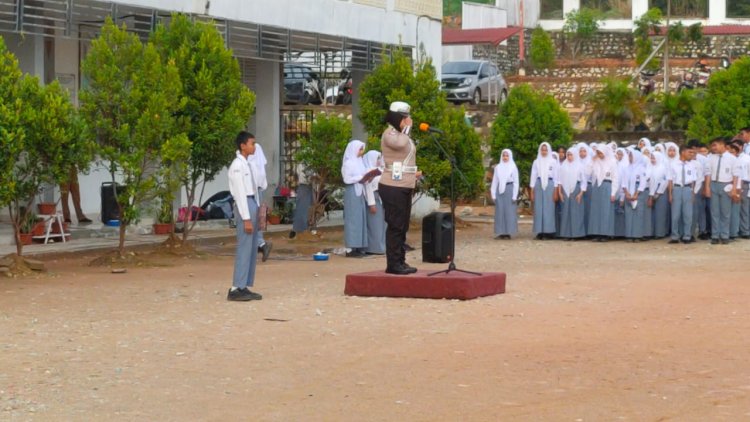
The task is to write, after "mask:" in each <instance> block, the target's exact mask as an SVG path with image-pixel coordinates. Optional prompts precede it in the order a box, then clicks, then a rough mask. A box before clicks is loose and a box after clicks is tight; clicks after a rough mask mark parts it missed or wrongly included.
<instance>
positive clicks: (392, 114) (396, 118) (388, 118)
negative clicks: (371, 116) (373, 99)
mask: <svg viewBox="0 0 750 422" xmlns="http://www.w3.org/2000/svg"><path fill="white" fill-rule="evenodd" d="M405 118H406V116H405V115H403V114H401V113H399V112H397V111H390V110H389V111H388V113H387V114H386V115H385V122H386V123H388V124H389V125H391V126H393V127H394V128H396V130H401V121H402V120H404V119H405Z"/></svg>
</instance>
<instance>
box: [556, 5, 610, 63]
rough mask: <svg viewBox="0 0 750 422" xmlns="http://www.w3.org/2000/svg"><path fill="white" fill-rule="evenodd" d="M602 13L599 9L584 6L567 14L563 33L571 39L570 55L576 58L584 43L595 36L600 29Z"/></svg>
mask: <svg viewBox="0 0 750 422" xmlns="http://www.w3.org/2000/svg"><path fill="white" fill-rule="evenodd" d="M601 20H602V15H601V13H599V11H598V10H594V9H589V8H587V7H583V8H581V9H579V10H573V11H572V12H568V13H567V14H566V15H565V25H563V33H564V34H565V36H566V38H567V39H568V40H569V41H570V55H571V57H573V58H574V59H575V58H576V56H578V53H580V52H581V50H582V49H583V45H584V44H585V43H586V42H588V41H589V40H591V39H592V38H594V35H596V33H597V31H599V22H600V21H601Z"/></svg>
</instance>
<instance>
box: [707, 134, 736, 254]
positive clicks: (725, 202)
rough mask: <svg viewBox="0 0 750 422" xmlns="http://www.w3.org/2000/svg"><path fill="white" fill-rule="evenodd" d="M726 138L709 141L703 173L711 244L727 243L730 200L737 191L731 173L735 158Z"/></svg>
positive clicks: (733, 176)
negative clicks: (728, 149)
mask: <svg viewBox="0 0 750 422" xmlns="http://www.w3.org/2000/svg"><path fill="white" fill-rule="evenodd" d="M726 144H727V143H726V140H725V139H724V138H721V137H719V138H715V139H713V140H712V141H711V152H712V154H711V155H710V156H709V157H708V161H707V165H706V168H705V170H704V174H705V182H704V189H705V196H706V198H711V244H712V245H718V244H720V243H721V244H723V245H726V244H728V243H729V221H730V218H731V211H732V200H731V199H730V198H732V197H734V196H736V193H737V188H736V184H737V177H736V176H735V175H734V174H732V172H733V171H734V168H735V167H734V162H735V160H736V158H735V157H734V156H733V155H732V154H730V153H729V152H728V151H727V145H726Z"/></svg>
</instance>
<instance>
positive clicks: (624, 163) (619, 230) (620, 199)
mask: <svg viewBox="0 0 750 422" xmlns="http://www.w3.org/2000/svg"><path fill="white" fill-rule="evenodd" d="M615 159H616V160H617V170H618V171H617V176H618V179H619V180H620V184H621V185H624V184H625V183H626V181H627V180H628V166H629V165H630V156H629V155H628V152H627V151H626V150H625V148H617V151H616V152H615ZM624 237H625V189H622V188H621V189H618V190H617V199H615V238H624Z"/></svg>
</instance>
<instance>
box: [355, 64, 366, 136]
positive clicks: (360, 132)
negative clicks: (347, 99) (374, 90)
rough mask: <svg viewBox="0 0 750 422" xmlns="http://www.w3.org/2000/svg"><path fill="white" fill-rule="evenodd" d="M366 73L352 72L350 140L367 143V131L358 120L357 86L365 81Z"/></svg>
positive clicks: (360, 71)
mask: <svg viewBox="0 0 750 422" xmlns="http://www.w3.org/2000/svg"><path fill="white" fill-rule="evenodd" d="M366 75H367V73H366V72H365V71H362V70H353V71H352V88H353V91H352V139H360V140H361V141H362V142H365V143H367V131H366V130H365V125H363V124H362V121H360V120H359V117H358V116H359V112H360V109H359V86H360V84H361V83H362V81H363V80H364V79H365V76H366Z"/></svg>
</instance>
